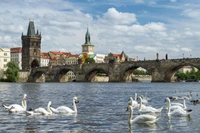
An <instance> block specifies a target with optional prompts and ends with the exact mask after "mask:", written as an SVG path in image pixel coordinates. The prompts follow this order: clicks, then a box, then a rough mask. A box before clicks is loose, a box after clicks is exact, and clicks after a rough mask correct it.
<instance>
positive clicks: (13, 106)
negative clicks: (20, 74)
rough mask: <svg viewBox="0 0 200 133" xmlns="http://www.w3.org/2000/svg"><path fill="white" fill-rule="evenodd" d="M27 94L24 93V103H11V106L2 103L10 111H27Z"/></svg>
mask: <svg viewBox="0 0 200 133" xmlns="http://www.w3.org/2000/svg"><path fill="white" fill-rule="evenodd" d="M26 98H27V95H26V94H24V97H23V99H22V105H19V104H11V105H9V106H6V105H5V104H3V103H2V106H3V107H4V108H5V109H6V110H8V111H9V112H10V113H14V112H25V111H26V109H27V102H26Z"/></svg>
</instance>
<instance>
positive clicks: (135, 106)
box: [128, 97, 139, 109]
mask: <svg viewBox="0 0 200 133" xmlns="http://www.w3.org/2000/svg"><path fill="white" fill-rule="evenodd" d="M128 104H131V105H132V106H133V108H134V109H135V108H138V107H139V104H138V102H137V101H136V100H133V98H132V97H130V98H129V99H128Z"/></svg>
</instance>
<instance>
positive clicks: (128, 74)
mask: <svg viewBox="0 0 200 133" xmlns="http://www.w3.org/2000/svg"><path fill="white" fill-rule="evenodd" d="M140 67H141V68H143V69H145V70H146V71H147V72H150V70H148V68H147V67H146V66H129V67H127V68H125V70H124V71H123V73H122V78H123V79H122V81H123V82H132V81H133V79H132V74H133V72H134V71H135V70H136V69H138V68H140Z"/></svg>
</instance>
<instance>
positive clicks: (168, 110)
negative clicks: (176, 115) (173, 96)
mask: <svg viewBox="0 0 200 133" xmlns="http://www.w3.org/2000/svg"><path fill="white" fill-rule="evenodd" d="M167 104H168V108H167V114H170V106H171V102H170V100H167Z"/></svg>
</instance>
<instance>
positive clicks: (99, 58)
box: [94, 54, 106, 63]
mask: <svg viewBox="0 0 200 133" xmlns="http://www.w3.org/2000/svg"><path fill="white" fill-rule="evenodd" d="M105 56H106V55H104V54H96V55H95V57H94V60H95V63H104V58H105Z"/></svg>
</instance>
